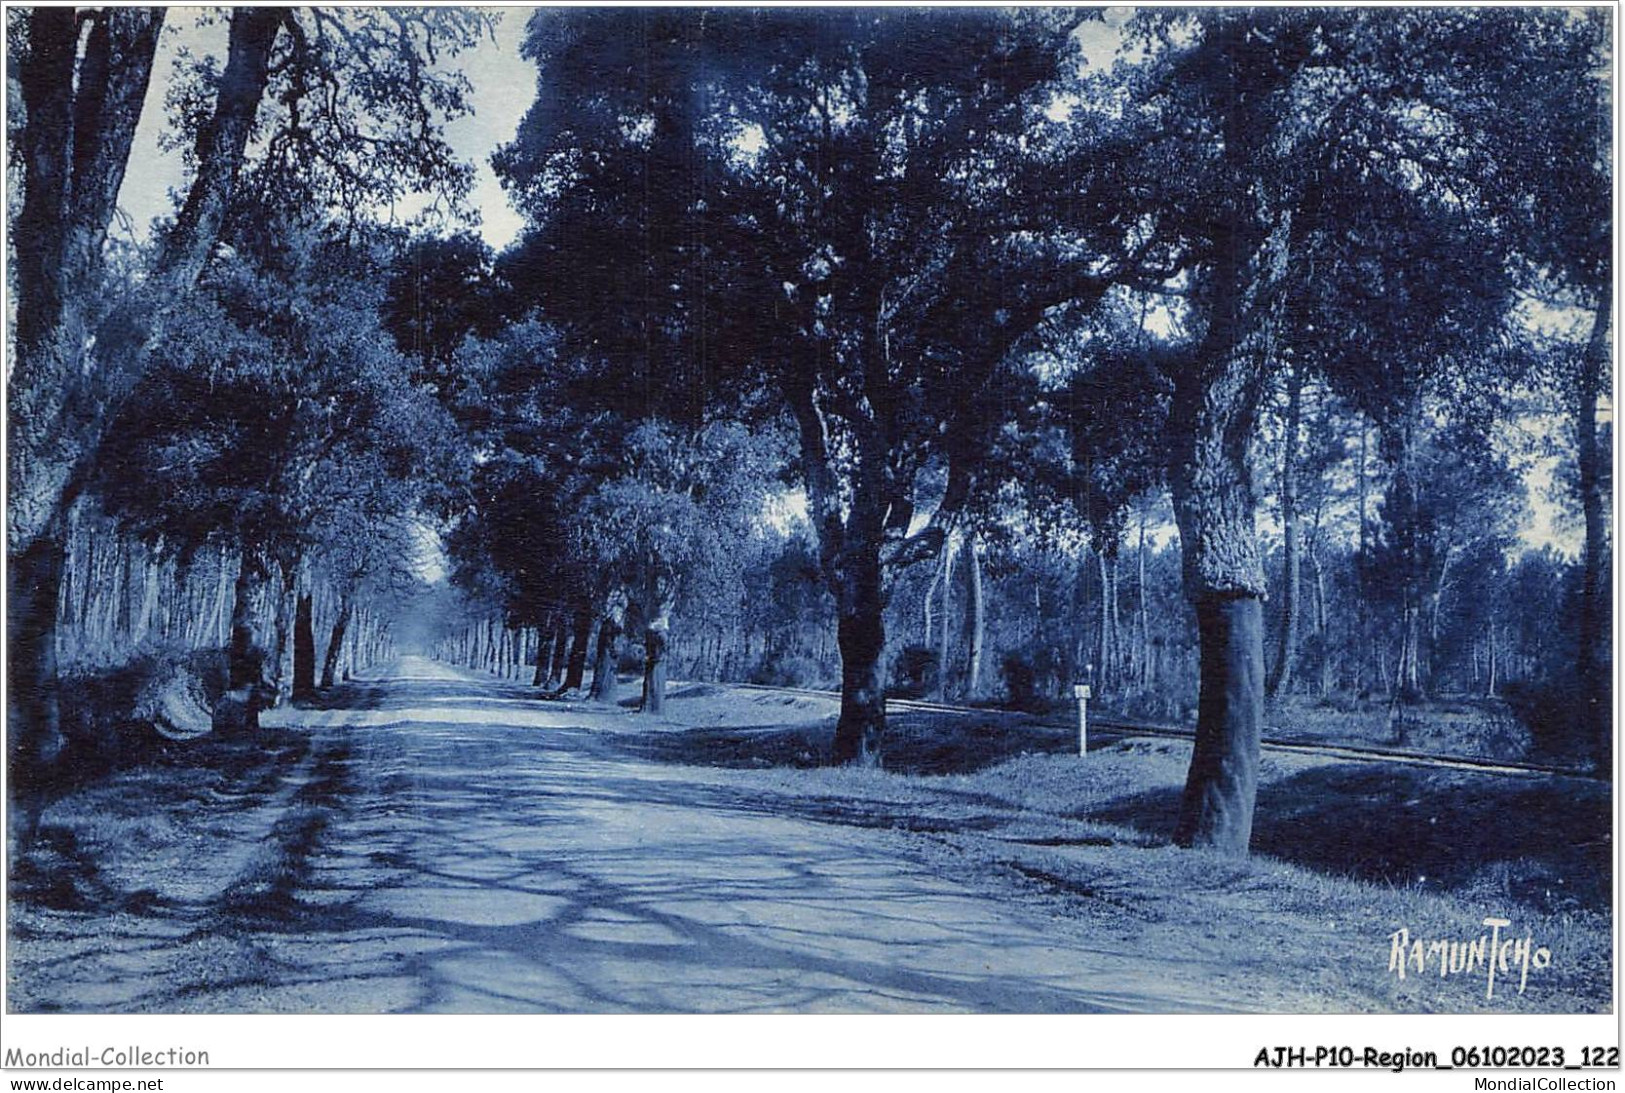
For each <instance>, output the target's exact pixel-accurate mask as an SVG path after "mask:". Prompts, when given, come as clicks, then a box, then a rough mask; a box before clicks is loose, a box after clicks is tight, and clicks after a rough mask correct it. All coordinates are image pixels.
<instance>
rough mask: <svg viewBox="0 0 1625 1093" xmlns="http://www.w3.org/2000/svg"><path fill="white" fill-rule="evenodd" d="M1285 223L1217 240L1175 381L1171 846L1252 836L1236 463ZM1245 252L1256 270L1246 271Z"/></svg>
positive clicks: (1250, 660) (1247, 507)
mask: <svg viewBox="0 0 1625 1093" xmlns="http://www.w3.org/2000/svg"><path fill="white" fill-rule="evenodd" d="M1286 227H1287V225H1286V224H1285V223H1283V224H1278V225H1276V228H1275V229H1274V230H1273V231H1272V232H1271V233H1270V238H1268V239H1258V240H1257V242H1256V243H1253V244H1245V245H1244V243H1243V241H1242V239H1240V238H1239V237H1235V236H1232V237H1231V238H1229V239H1227V240H1223V241H1221V245H1220V246H1219V247H1218V248H1217V254H1218V258H1217V260H1216V268H1215V272H1214V284H1215V286H1216V296H1217V298H1216V299H1215V302H1214V305H1213V314H1212V317H1211V318H1210V320H1209V325H1208V331H1207V333H1206V335H1205V336H1204V338H1203V342H1202V345H1200V346H1199V347H1198V349H1197V355H1196V357H1195V358H1194V360H1193V362H1192V364H1191V365H1190V366H1187V367H1186V368H1184V369H1182V370H1181V371H1180V372H1179V373H1178V374H1177V375H1176V377H1175V384H1174V393H1173V399H1172V403H1171V405H1170V413H1169V435H1170V440H1171V441H1172V454H1173V456H1174V458H1173V460H1172V462H1171V465H1170V467H1169V486H1170V490H1171V492H1172V494H1173V501H1174V515H1175V519H1176V520H1177V521H1178V524H1179V537H1180V548H1181V553H1182V561H1183V570H1184V585H1185V595H1186V597H1187V598H1188V599H1189V600H1190V601H1191V602H1192V603H1193V604H1194V605H1195V607H1196V612H1197V624H1198V636H1199V639H1200V645H1201V671H1200V677H1201V689H1200V694H1199V697H1198V702H1197V723H1196V748H1195V752H1194V753H1193V755H1192V757H1191V767H1190V772H1189V774H1188V776H1187V778H1186V783H1185V794H1184V798H1183V802H1182V805H1181V810H1180V817H1179V823H1178V826H1177V828H1176V831H1175V839H1176V841H1177V842H1178V843H1179V844H1180V845H1182V846H1199V847H1208V848H1211V849H1214V850H1218V851H1220V852H1221V853H1226V854H1236V855H1245V854H1246V853H1247V851H1248V846H1249V843H1250V842H1251V839H1252V822H1253V805H1254V802H1255V800H1256V795H1257V787H1258V749H1259V736H1260V732H1261V727H1262V712H1263V706H1264V671H1263V665H1264V646H1263V641H1264V637H1263V625H1262V618H1263V614H1262V612H1263V603H1262V601H1263V598H1264V595H1265V590H1266V587H1267V586H1266V584H1265V579H1264V567H1263V561H1262V559H1261V557H1260V554H1259V548H1258V532H1257V527H1256V498H1255V494H1254V492H1253V482H1252V475H1251V472H1250V470H1249V465H1248V460H1247V447H1248V443H1249V441H1250V440H1251V437H1252V434H1253V430H1254V427H1255V425H1256V423H1257V415H1258V402H1259V399H1260V396H1261V390H1262V385H1263V370H1264V366H1265V363H1266V361H1267V359H1268V357H1269V354H1270V342H1269V338H1268V337H1267V324H1268V319H1267V318H1266V316H1265V314H1263V313H1261V312H1260V309H1261V308H1262V303H1261V301H1260V300H1259V299H1258V294H1259V293H1260V292H1262V291H1265V290H1267V288H1268V286H1269V285H1270V284H1271V283H1272V282H1274V281H1277V280H1278V278H1279V276H1280V272H1281V269H1282V267H1283V266H1284V262H1285V257H1286V255H1285V240H1284V238H1283V236H1284V233H1285V229H1286ZM1255 248H1256V257H1255V258H1254V262H1255V263H1256V266H1257V268H1254V269H1249V268H1246V265H1247V264H1246V257H1247V256H1248V255H1253V254H1254V251H1255ZM1243 286H1246V287H1243Z"/></svg>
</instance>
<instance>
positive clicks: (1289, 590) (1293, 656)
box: [1267, 368, 1304, 697]
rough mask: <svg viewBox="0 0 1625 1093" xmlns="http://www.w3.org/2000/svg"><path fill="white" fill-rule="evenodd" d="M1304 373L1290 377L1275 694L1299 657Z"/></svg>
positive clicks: (1287, 686)
mask: <svg viewBox="0 0 1625 1093" xmlns="http://www.w3.org/2000/svg"><path fill="white" fill-rule="evenodd" d="M1303 382H1304V380H1303V372H1302V370H1301V369H1300V368H1293V369H1292V372H1291V374H1290V375H1289V376H1288V377H1287V403H1286V431H1285V434H1284V436H1283V438H1282V440H1283V443H1282V447H1283V449H1284V451H1283V452H1282V454H1281V532H1282V537H1283V540H1284V541H1283V544H1282V567H1281V568H1282V574H1281V621H1280V631H1279V634H1278V640H1277V642H1276V647H1275V666H1274V667H1273V668H1271V669H1270V676H1269V682H1268V685H1267V690H1268V693H1269V694H1270V695H1271V696H1272V697H1273V696H1275V695H1278V694H1283V693H1285V692H1286V691H1289V690H1291V688H1292V669H1293V667H1294V662H1295V661H1296V660H1297V657H1298V616H1299V615H1300V614H1301V613H1302V612H1301V611H1300V609H1299V606H1298V583H1299V582H1298V575H1299V571H1300V568H1301V562H1300V560H1299V553H1300V552H1299V528H1298V522H1299V519H1300V514H1299V512H1298V431H1299V425H1300V422H1301V421H1302V420H1303Z"/></svg>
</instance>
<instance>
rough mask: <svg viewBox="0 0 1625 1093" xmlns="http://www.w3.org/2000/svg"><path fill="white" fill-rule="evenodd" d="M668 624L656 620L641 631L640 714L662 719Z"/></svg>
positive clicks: (664, 711) (664, 707)
mask: <svg viewBox="0 0 1625 1093" xmlns="http://www.w3.org/2000/svg"><path fill="white" fill-rule="evenodd" d="M669 625H670V624H669V622H667V621H666V620H664V619H661V620H657V621H656V622H655V623H654V624H653V625H651V626H648V627H646V628H645V629H644V631H643V707H642V712H644V713H646V714H652V715H653V716H655V717H662V716H664V715H665V713H666V635H667V633H668V632H669V631H668V626H669Z"/></svg>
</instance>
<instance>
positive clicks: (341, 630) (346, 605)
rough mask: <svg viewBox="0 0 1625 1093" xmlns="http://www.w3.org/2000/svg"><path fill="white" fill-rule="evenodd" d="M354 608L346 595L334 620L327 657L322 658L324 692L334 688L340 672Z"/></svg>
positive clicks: (341, 600) (340, 602)
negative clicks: (340, 657)
mask: <svg viewBox="0 0 1625 1093" xmlns="http://www.w3.org/2000/svg"><path fill="white" fill-rule="evenodd" d="M352 611H353V608H352V607H351V605H350V596H349V594H348V593H346V594H345V595H344V596H343V597H342V598H341V599H340V600H339V615H338V618H336V619H334V620H333V632H332V634H330V635H329V636H328V639H327V655H326V656H325V657H323V658H322V690H324V691H325V690H327V689H329V688H330V687H332V686H333V683H334V680H335V678H336V677H337V675H338V670H339V653H340V652H341V651H342V650H343V648H344V634H345V631H347V630H348V629H349V628H350V614H351V612H352Z"/></svg>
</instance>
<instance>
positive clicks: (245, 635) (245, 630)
mask: <svg viewBox="0 0 1625 1093" xmlns="http://www.w3.org/2000/svg"><path fill="white" fill-rule="evenodd" d="M260 575H261V572H260V567H259V565H258V564H257V563H256V562H255V561H254V559H253V558H252V557H251V556H250V555H249V554H247V553H244V555H243V557H242V560H241V561H240V562H239V564H238V567H237V586H236V589H235V591H234V594H233V598H232V601H231V643H230V645H229V646H228V647H227V652H226V680H227V683H226V685H227V686H228V687H229V688H230V689H232V690H237V689H238V688H240V687H254V686H258V685H259V684H260V683H261V682H262V680H261V678H260V677H261V672H262V670H263V668H264V660H263V653H262V652H261V650H260V648H259V643H258V641H257V640H256V638H255V635H254V582H255V581H256V580H257V579H258V578H259V576H260Z"/></svg>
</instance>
